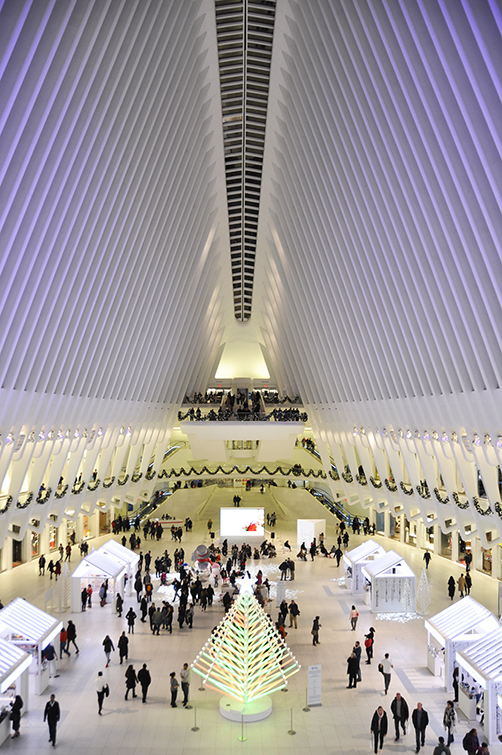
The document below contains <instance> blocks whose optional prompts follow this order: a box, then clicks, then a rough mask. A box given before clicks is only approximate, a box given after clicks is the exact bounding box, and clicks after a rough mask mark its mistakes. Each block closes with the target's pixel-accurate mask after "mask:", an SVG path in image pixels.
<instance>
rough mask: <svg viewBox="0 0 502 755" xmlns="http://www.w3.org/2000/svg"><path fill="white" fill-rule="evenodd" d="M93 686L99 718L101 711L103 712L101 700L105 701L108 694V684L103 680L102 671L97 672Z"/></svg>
mask: <svg viewBox="0 0 502 755" xmlns="http://www.w3.org/2000/svg"><path fill="white" fill-rule="evenodd" d="M95 685H96V693H97V695H98V715H100V716H101V715H102V713H101V711H102V710H103V700H104V699H105V695H106V694H107V693H108V692H109V689H108V684H107V683H106V682H105V680H104V677H103V672H102V671H98V675H97V677H96V682H95Z"/></svg>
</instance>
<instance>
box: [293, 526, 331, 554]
mask: <svg viewBox="0 0 502 755" xmlns="http://www.w3.org/2000/svg"><path fill="white" fill-rule="evenodd" d="M323 532H326V519H297V520H296V538H297V541H298V546H300V545H301V544H302V543H305V546H306V548H307V550H308V549H309V548H310V545H311V543H312V541H313V540H314V538H315V539H316V543H317V545H319V535H321V534H322V533H323Z"/></svg>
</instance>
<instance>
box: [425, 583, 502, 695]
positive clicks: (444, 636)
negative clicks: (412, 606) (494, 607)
mask: <svg viewBox="0 0 502 755" xmlns="http://www.w3.org/2000/svg"><path fill="white" fill-rule="evenodd" d="M424 624H425V628H426V629H427V668H428V669H429V670H430V671H431V672H432V673H433V674H434V675H435V676H441V677H442V679H443V681H444V684H445V688H446V690H447V692H451V691H452V690H453V669H454V668H455V653H456V652H457V650H464V649H465V648H467V647H468V646H469V645H470V644H472V643H473V642H476V641H477V640H478V639H479V638H480V637H481V636H483V635H485V634H489V633H490V632H493V631H494V630H495V629H497V627H498V626H499V623H498V621H497V619H496V617H495V616H494V615H493V614H492V612H491V611H489V610H488V608H485V607H484V606H482V605H481V604H480V603H478V602H477V601H475V600H474V599H473V598H471V597H469V596H467V597H465V598H462V600H458V601H457V602H456V603H452V604H451V605H450V606H448V608H445V609H444V610H443V611H440V612H439V613H437V614H436V615H435V616H433V617H432V618H431V619H427V620H426V621H425V622H424Z"/></svg>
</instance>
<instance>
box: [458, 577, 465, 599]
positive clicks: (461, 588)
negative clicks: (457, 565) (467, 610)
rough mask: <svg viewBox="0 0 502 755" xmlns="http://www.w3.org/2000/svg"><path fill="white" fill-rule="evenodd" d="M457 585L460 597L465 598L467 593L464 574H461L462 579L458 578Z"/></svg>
mask: <svg viewBox="0 0 502 755" xmlns="http://www.w3.org/2000/svg"><path fill="white" fill-rule="evenodd" d="M457 585H458V591H459V593H460V597H461V598H463V597H464V593H465V577H464V575H463V574H461V575H460V577H459V578H458V580H457Z"/></svg>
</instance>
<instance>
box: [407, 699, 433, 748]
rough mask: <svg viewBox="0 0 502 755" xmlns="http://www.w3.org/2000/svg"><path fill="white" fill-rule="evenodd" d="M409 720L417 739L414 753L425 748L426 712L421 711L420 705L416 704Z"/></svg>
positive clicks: (427, 718)
mask: <svg viewBox="0 0 502 755" xmlns="http://www.w3.org/2000/svg"><path fill="white" fill-rule="evenodd" d="M411 720H412V722H413V726H414V727H415V734H416V737H417V748H416V750H415V752H420V746H422V747H424V746H425V730H426V728H427V725H428V723H429V716H428V714H427V711H426V710H424V709H423V707H422V703H417V707H416V708H415V710H414V711H413V713H412V714H411Z"/></svg>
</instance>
